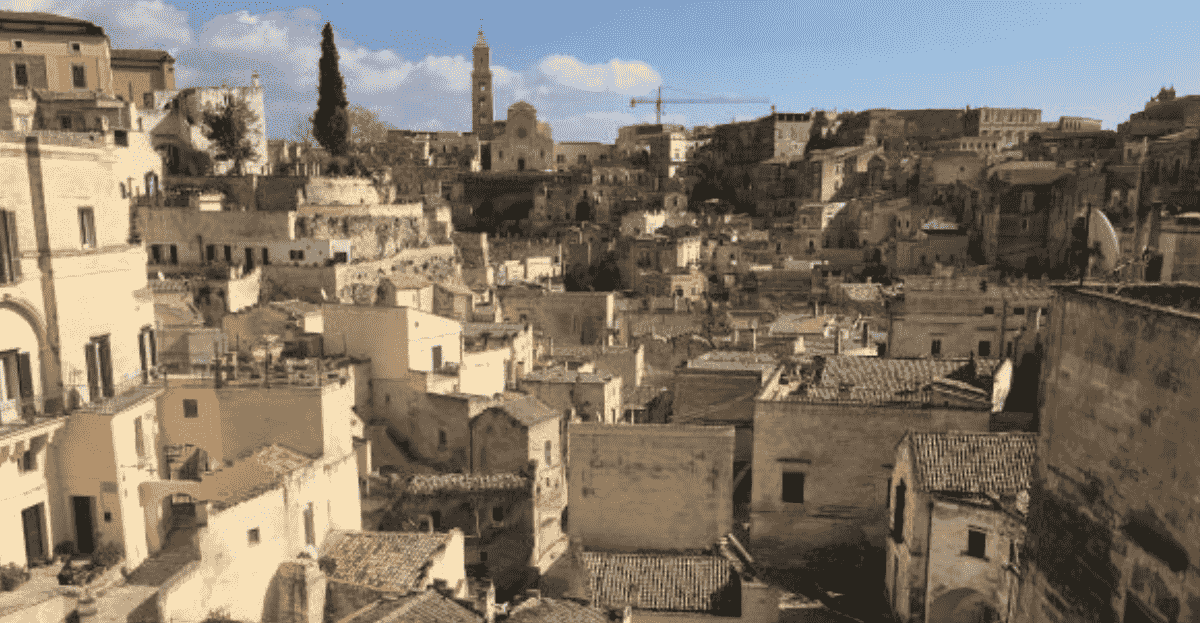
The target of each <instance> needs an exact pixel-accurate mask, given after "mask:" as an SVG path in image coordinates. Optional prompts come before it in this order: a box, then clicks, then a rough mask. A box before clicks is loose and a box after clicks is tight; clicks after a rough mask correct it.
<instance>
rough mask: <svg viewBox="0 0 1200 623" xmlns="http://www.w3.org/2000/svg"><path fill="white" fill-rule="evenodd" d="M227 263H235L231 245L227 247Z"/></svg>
mask: <svg viewBox="0 0 1200 623" xmlns="http://www.w3.org/2000/svg"><path fill="white" fill-rule="evenodd" d="M225 263H226V264H232V263H233V247H231V246H229V245H225Z"/></svg>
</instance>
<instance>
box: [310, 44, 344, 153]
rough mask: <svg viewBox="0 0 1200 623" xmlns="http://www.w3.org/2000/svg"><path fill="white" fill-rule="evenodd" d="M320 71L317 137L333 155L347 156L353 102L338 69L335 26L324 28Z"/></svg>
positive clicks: (314, 130)
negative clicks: (334, 39) (350, 103)
mask: <svg viewBox="0 0 1200 623" xmlns="http://www.w3.org/2000/svg"><path fill="white" fill-rule="evenodd" d="M319 69H320V74H319V76H318V78H317V111H316V112H315V113H313V118H312V121H313V138H314V139H316V141H317V143H318V144H319V145H320V146H321V147H324V148H325V151H326V152H328V153H329V155H330V156H334V157H341V156H345V155H346V153H347V152H348V151H349V150H350V116H349V112H348V108H349V102H348V101H347V100H346V83H345V81H344V80H342V72H341V70H339V69H338V53H337V46H336V45H334V43H333V25H332V24H330V23H328V22H327V23H326V24H325V28H324V29H323V30H322V31H321V61H320V63H319Z"/></svg>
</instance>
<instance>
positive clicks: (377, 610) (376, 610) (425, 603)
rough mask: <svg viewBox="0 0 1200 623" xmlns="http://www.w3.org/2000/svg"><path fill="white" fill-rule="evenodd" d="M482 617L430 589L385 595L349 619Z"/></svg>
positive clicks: (474, 620) (466, 622) (384, 622)
mask: <svg viewBox="0 0 1200 623" xmlns="http://www.w3.org/2000/svg"><path fill="white" fill-rule="evenodd" d="M481 621H483V617H481V616H479V615H478V614H476V613H474V612H472V611H470V610H468V609H466V608H464V607H462V606H460V605H458V604H457V603H455V602H454V601H453V600H450V599H447V598H446V597H445V596H443V595H441V594H439V593H438V592H437V591H432V590H427V591H423V592H420V593H412V594H409V595H404V596H402V597H399V598H396V599H387V598H385V599H382V600H380V601H378V602H376V603H375V605H374V606H372V607H371V608H369V609H366V610H361V611H359V612H357V613H356V614H355V615H354V618H352V619H350V620H349V621H347V622H346V623H480V622H481Z"/></svg>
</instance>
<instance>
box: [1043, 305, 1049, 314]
mask: <svg viewBox="0 0 1200 623" xmlns="http://www.w3.org/2000/svg"><path fill="white" fill-rule="evenodd" d="M1049 314H1050V308H1049V307H1043V308H1042V315H1043V316H1048V315H1049Z"/></svg>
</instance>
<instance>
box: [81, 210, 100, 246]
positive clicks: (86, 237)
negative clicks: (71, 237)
mask: <svg viewBox="0 0 1200 623" xmlns="http://www.w3.org/2000/svg"><path fill="white" fill-rule="evenodd" d="M79 244H81V245H83V246H85V247H94V246H96V217H95V214H94V213H93V212H92V209H91V208H79Z"/></svg>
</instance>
